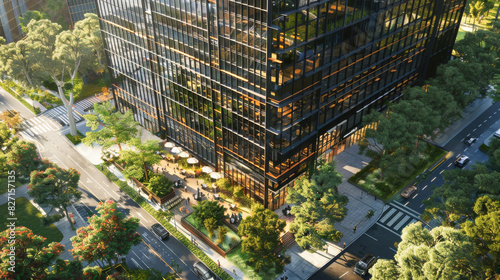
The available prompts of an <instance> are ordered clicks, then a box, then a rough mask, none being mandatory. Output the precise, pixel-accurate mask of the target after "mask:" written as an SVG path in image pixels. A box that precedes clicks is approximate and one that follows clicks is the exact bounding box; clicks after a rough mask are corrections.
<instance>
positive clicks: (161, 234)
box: [151, 223, 170, 240]
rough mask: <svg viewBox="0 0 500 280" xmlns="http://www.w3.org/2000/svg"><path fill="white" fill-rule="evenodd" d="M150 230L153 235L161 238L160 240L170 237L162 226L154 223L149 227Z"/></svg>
mask: <svg viewBox="0 0 500 280" xmlns="http://www.w3.org/2000/svg"><path fill="white" fill-rule="evenodd" d="M151 230H152V231H153V233H154V234H156V235H157V236H158V237H160V238H161V240H165V239H167V238H168V237H169V236H170V233H169V232H168V230H166V229H165V228H164V227H163V226H162V225H160V224H158V223H156V224H154V225H152V226H151Z"/></svg>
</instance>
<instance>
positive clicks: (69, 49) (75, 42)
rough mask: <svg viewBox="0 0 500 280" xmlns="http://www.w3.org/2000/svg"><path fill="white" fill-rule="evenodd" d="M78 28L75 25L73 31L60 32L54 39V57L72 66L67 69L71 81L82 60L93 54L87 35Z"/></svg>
mask: <svg viewBox="0 0 500 280" xmlns="http://www.w3.org/2000/svg"><path fill="white" fill-rule="evenodd" d="M79 26H80V25H79V24H78V23H77V24H76V25H75V29H73V30H72V31H70V30H65V31H62V32H61V33H59V35H57V38H56V49H55V52H54V57H55V58H56V59H58V60H61V61H64V63H68V64H71V65H72V66H71V67H69V70H70V71H71V72H70V77H71V81H73V80H74V79H75V77H76V74H77V73H78V70H79V69H80V65H81V63H82V60H84V59H89V58H90V57H91V54H92V52H93V50H92V46H91V45H90V44H89V42H88V40H87V34H85V33H84V31H83V30H81V29H80V28H78V27H79ZM98 30H99V29H98Z"/></svg>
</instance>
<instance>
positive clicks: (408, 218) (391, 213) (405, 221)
mask: <svg viewBox="0 0 500 280" xmlns="http://www.w3.org/2000/svg"><path fill="white" fill-rule="evenodd" d="M419 215H420V214H419V213H418V212H417V211H415V210H413V209H410V208H408V207H406V206H404V205H403V204H401V203H399V202H397V201H393V202H391V203H389V204H387V205H386V206H385V207H384V212H383V213H382V216H381V217H380V219H379V220H378V221H377V225H379V226H382V227H383V228H385V229H387V230H389V231H391V232H393V233H395V234H397V235H401V232H402V230H403V228H405V227H406V226H407V225H409V224H413V223H416V222H418V221H420V218H419Z"/></svg>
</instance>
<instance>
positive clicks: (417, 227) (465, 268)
mask: <svg viewBox="0 0 500 280" xmlns="http://www.w3.org/2000/svg"><path fill="white" fill-rule="evenodd" d="M401 239H402V240H401V242H400V243H399V245H398V252H397V253H396V255H395V256H394V259H395V261H396V262H395V263H394V262H391V261H387V260H383V261H382V260H379V261H378V262H377V263H378V264H375V265H374V266H373V267H372V268H371V269H370V273H371V274H372V275H377V276H378V275H382V276H384V277H385V276H389V277H390V278H388V279H481V274H480V273H479V267H478V263H477V260H476V259H475V258H474V256H473V255H472V254H471V252H472V249H473V245H472V242H471V241H470V239H469V237H468V236H467V235H465V234H464V233H462V232H460V231H459V230H457V229H453V228H449V227H442V226H441V227H437V228H434V229H432V230H431V231H428V230H427V229H425V228H423V227H422V224H421V223H414V224H410V225H409V226H407V227H406V228H404V229H403V233H402V235H401ZM377 279H378V278H377ZM381 279H386V278H381Z"/></svg>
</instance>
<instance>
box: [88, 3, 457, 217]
mask: <svg viewBox="0 0 500 280" xmlns="http://www.w3.org/2000/svg"><path fill="white" fill-rule="evenodd" d="M464 5H465V2H464V1H463V0H460V1H458V0H438V1H432V0H399V1H397V0H385V1H383V0H327V1H317V0H316V1H312V0H308V1H307V0H296V1H295V0H280V1H265V0H239V1H233V0H208V1H202V0H196V1H186V0H142V1H138V0H135V1H125V0H122V1H120V0H106V1H104V0H97V6H98V11H99V17H100V18H101V25H102V32H103V38H104V40H105V45H106V53H107V57H108V60H109V65H110V70H111V72H112V73H113V80H114V83H115V91H116V93H117V94H116V97H117V105H118V108H119V109H120V110H125V109H127V108H129V109H132V110H134V113H135V116H136V119H137V120H138V121H139V122H140V123H141V124H142V125H144V126H146V127H147V128H148V129H149V130H151V131H152V132H154V133H157V134H158V135H160V136H161V137H163V138H166V139H169V140H170V141H175V142H176V143H177V144H179V145H180V146H182V147H184V148H185V149H187V150H188V151H189V152H191V153H192V154H194V155H195V156H197V157H199V158H200V159H201V160H202V161H203V162H204V163H205V164H209V165H212V166H214V167H215V168H216V169H217V170H218V171H220V172H222V173H224V174H225V176H227V177H229V178H230V179H231V180H232V181H233V183H234V184H235V185H240V186H242V187H243V190H244V193H245V194H246V195H247V196H249V197H251V198H253V199H255V200H256V201H258V202H261V203H263V204H264V205H266V207H269V208H272V209H275V208H277V207H279V206H280V205H282V204H283V203H284V199H285V197H286V193H287V187H288V186H290V185H292V184H293V181H294V179H295V178H296V177H297V176H298V175H300V174H302V173H303V172H305V171H307V170H308V166H310V165H311V164H313V163H314V162H315V161H316V160H317V159H318V158H319V157H324V158H326V159H328V160H331V159H332V158H333V156H334V155H336V154H338V153H339V152H341V151H342V150H343V149H345V148H346V147H348V146H350V145H352V144H353V143H355V142H356V141H357V140H359V137H360V136H361V135H362V133H363V131H364V128H362V127H361V125H362V119H363V116H364V115H365V114H367V113H368V112H369V110H373V109H376V110H381V109H383V108H385V107H386V106H387V103H388V102H394V101H396V100H397V99H398V98H400V97H401V94H402V91H403V89H405V88H406V87H408V86H411V85H414V84H415V83H417V82H418V81H419V80H422V79H423V78H424V77H425V76H426V75H427V74H428V73H429V72H432V71H433V69H429V68H435V67H436V66H437V64H432V63H430V60H432V59H435V58H440V59H441V61H446V59H448V58H449V56H450V53H451V48H452V46H453V42H454V39H455V36H456V32H457V30H458V24H459V21H460V18H461V16H462V13H463V8H464Z"/></svg>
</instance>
